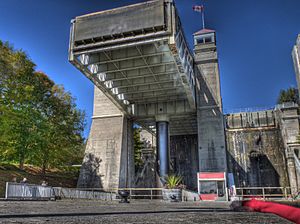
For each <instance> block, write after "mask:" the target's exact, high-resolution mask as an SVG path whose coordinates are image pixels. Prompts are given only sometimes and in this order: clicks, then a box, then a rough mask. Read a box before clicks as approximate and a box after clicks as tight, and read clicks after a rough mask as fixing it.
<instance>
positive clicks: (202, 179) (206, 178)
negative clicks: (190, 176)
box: [197, 172, 227, 201]
mask: <svg viewBox="0 0 300 224" xmlns="http://www.w3.org/2000/svg"><path fill="white" fill-rule="evenodd" d="M197 180H198V194H199V197H200V200H203V201H226V200H227V190H226V186H227V185H226V173H225V172H198V173H197Z"/></svg>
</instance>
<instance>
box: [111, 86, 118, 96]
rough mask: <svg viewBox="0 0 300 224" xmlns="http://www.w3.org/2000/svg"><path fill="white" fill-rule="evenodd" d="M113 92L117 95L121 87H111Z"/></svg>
mask: <svg viewBox="0 0 300 224" xmlns="http://www.w3.org/2000/svg"><path fill="white" fill-rule="evenodd" d="M111 91H112V93H113V94H115V95H117V94H119V89H118V88H117V87H115V88H112V89H111Z"/></svg>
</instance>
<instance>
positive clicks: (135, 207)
mask: <svg viewBox="0 0 300 224" xmlns="http://www.w3.org/2000/svg"><path fill="white" fill-rule="evenodd" d="M0 223H47V224H50V223H103V224H106V223H142V224H148V223H172V224H173V223H217V224H221V223H243V224H246V223H282V224H284V223H291V222H289V221H286V220H284V219H282V218H280V217H278V216H276V215H272V214H262V213H255V212H233V211H231V210H230V209H229V204H228V203H222V202H215V203H212V202H201V203H199V202H183V203H166V202H161V201H150V200H149V201H132V202H131V203H130V204H119V203H118V202H117V201H113V202H108V201H107V202H105V201H81V200H63V201H55V202H51V201H46V202H41V201H40V202H36V201H0Z"/></svg>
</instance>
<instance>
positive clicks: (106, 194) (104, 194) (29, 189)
mask: <svg viewBox="0 0 300 224" xmlns="http://www.w3.org/2000/svg"><path fill="white" fill-rule="evenodd" d="M119 191H127V192H128V193H129V199H150V200H153V199H162V188H114V189H105V190H104V189H102V188H64V187H50V186H41V185H34V184H22V183H12V182H7V183H6V194H5V198H6V199H19V200H50V199H95V200H105V201H112V200H117V199H119V198H120V196H119V194H118V192H119Z"/></svg>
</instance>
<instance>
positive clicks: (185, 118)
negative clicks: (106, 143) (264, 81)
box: [69, 0, 197, 135]
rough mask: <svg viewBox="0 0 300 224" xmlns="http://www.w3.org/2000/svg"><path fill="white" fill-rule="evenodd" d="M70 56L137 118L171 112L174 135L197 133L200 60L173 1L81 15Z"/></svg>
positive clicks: (148, 122)
mask: <svg viewBox="0 0 300 224" xmlns="http://www.w3.org/2000/svg"><path fill="white" fill-rule="evenodd" d="M69 60H70V62H71V63H72V64H74V65H75V66H76V67H77V68H78V69H79V70H80V71H81V72H83V73H84V74H85V76H86V77H88V78H89V79H90V80H91V81H92V82H93V83H94V84H95V85H96V86H97V87H98V88H99V89H100V90H101V91H102V92H103V93H104V94H105V95H106V96H107V97H108V98H109V99H110V100H111V101H112V102H113V103H114V104H115V105H116V106H117V107H118V108H119V109H120V110H121V111H122V112H123V113H124V114H126V115H127V116H129V117H132V118H134V119H135V120H136V122H137V123H140V124H141V125H143V126H146V127H148V128H149V129H151V127H153V126H154V127H155V117H156V116H157V115H160V114H167V115H168V116H169V117H170V131H171V135H172V134H181V133H182V134H195V133H197V121H196V88H195V84H196V78H195V73H194V59H193V56H192V54H191V53H190V50H189V48H188V45H187V43H186V40H185V37H184V33H183V30H182V27H181V23H180V19H179V17H178V13H177V11H176V8H175V5H174V3H173V1H169V0H154V1H150V2H145V3H140V4H135V5H131V6H126V7H121V8H117V9H113V10H107V11H102V12H97V13H92V14H88V15H83V16H79V17H76V18H75V19H74V20H73V21H72V26H71V35H70V49H69ZM184 130H186V131H184Z"/></svg>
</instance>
